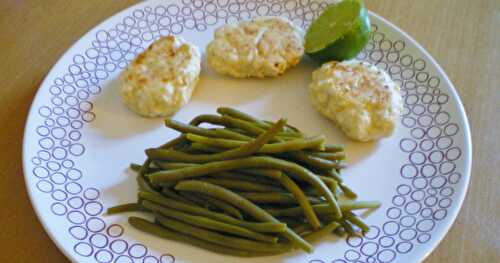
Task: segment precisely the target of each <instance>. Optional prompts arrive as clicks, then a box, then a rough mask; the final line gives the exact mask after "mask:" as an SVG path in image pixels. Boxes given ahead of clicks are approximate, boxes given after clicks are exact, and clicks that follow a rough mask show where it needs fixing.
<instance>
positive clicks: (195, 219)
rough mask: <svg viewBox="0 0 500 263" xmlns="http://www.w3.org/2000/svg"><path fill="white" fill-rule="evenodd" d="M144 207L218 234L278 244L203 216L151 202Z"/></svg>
mask: <svg viewBox="0 0 500 263" xmlns="http://www.w3.org/2000/svg"><path fill="white" fill-rule="evenodd" d="M143 205H144V206H145V207H146V208H148V209H150V210H152V211H155V212H158V213H160V214H162V215H163V216H166V217H170V218H173V219H176V220H179V221H182V222H185V223H188V224H191V225H194V226H198V227H203V228H206V229H210V230H215V231H218V232H225V233H229V234H234V235H238V236H242V237H247V238H251V239H254V240H259V241H264V242H267V243H277V242H278V238H277V237H273V236H269V235H264V234H261V233H258V232H255V231H251V230H248V229H246V228H243V227H239V226H234V225H231V224H227V223H224V222H220V221H217V220H213V219H210V218H207V217H203V216H195V215H191V214H188V213H184V212H181V211H177V210H175V209H171V208H167V207H164V206H160V205H157V204H155V203H153V202H151V201H147V200H146V201H144V203H143Z"/></svg>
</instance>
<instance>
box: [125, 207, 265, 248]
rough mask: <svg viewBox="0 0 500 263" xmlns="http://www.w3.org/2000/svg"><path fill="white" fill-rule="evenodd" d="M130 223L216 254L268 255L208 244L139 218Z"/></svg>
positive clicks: (142, 229)
mask: <svg viewBox="0 0 500 263" xmlns="http://www.w3.org/2000/svg"><path fill="white" fill-rule="evenodd" d="M128 222H129V224H130V225H131V226H133V227H135V228H136V229H138V230H141V231H144V232H147V233H149V234H152V235H155V236H158V237H161V238H165V239H170V240H175V241H179V242H183V243H187V244H190V245H194V246H197V247H200V248H203V249H206V250H209V251H212V252H215V253H222V254H226V255H232V256H239V257H256V256H263V255H267V253H258V252H255V251H247V250H244V249H234V248H229V247H227V246H222V245H217V244H214V243H212V242H207V241H204V240H201V239H198V238H195V237H192V236H188V235H183V234H181V233H179V232H176V231H172V230H170V229H167V228H164V227H162V226H159V225H156V224H154V223H151V222H149V221H147V220H145V219H142V218H139V217H129V219H128Z"/></svg>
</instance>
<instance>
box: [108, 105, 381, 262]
mask: <svg viewBox="0 0 500 263" xmlns="http://www.w3.org/2000/svg"><path fill="white" fill-rule="evenodd" d="M217 112H218V113H220V114H221V115H220V116H219V115H200V116H197V117H195V118H194V119H193V120H192V121H191V123H190V124H183V123H180V122H178V121H174V120H171V119H170V120H166V121H165V124H166V125H167V126H168V127H170V128H172V129H174V130H177V131H179V132H181V135H179V136H178V137H176V138H175V139H173V140H171V141H169V142H167V143H165V144H163V145H161V146H160V147H158V148H151V149H148V150H146V154H147V157H148V158H147V159H146V161H145V162H144V163H143V164H142V165H138V164H131V165H130V168H131V169H132V170H133V171H136V172H137V174H138V175H137V183H138V185H139V193H138V201H137V203H129V204H124V205H119V206H116V207H111V208H109V209H108V214H116V213H122V212H130V211H146V212H149V213H153V215H154V216H155V220H156V221H155V222H154V223H152V222H149V221H147V220H144V219H141V218H137V217H130V218H129V222H130V224H131V225H133V226H134V227H135V228H137V229H139V230H142V231H145V232H148V233H151V234H154V235H157V236H160V237H163V238H166V239H171V240H175V241H181V242H184V243H189V244H193V245H195V246H198V247H201V248H205V249H207V250H212V251H216V252H219V253H224V254H230V255H235V256H242V257H252V256H264V255H274V254H279V253H284V252H287V251H290V250H292V249H295V248H301V249H303V250H305V251H307V252H311V251H312V249H313V247H312V245H311V243H312V242H314V241H316V240H318V239H320V238H321V237H323V236H325V235H329V234H331V233H332V232H335V233H336V234H342V233H343V232H348V233H350V234H355V228H353V225H354V226H356V229H360V230H361V231H364V232H366V231H368V229H369V228H368V225H367V224H366V223H364V222H363V221H362V220H361V219H360V218H359V217H357V216H356V214H354V211H355V210H358V209H374V208H378V207H379V206H380V204H379V203H378V202H360V201H354V200H347V201H346V200H342V201H341V200H337V197H338V196H339V195H342V194H343V195H344V196H345V197H347V198H351V199H355V198H356V196H357V195H356V193H354V192H353V191H352V190H351V189H350V188H348V187H347V186H346V185H345V184H344V183H343V182H342V178H341V177H340V175H339V172H340V170H341V169H343V168H345V164H344V163H343V162H342V161H343V160H344V159H345V154H344V153H343V146H341V145H332V144H325V138H324V136H322V135H320V136H312V137H311V136H307V135H305V134H303V133H301V132H300V131H299V130H298V129H297V128H295V127H293V126H290V125H288V124H287V123H286V121H285V120H284V119H281V120H279V121H278V122H276V123H272V122H269V121H265V120H260V119H257V118H255V117H253V116H250V115H248V114H246V113H243V112H240V111H238V110H235V109H231V108H219V109H218V110H217ZM202 123H209V124H212V125H216V126H219V127H215V128H202V127H198V125H200V124H202ZM283 206H284V207H283Z"/></svg>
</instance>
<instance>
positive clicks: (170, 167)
mask: <svg viewBox="0 0 500 263" xmlns="http://www.w3.org/2000/svg"><path fill="white" fill-rule="evenodd" d="M154 162H155V163H156V164H157V165H158V166H159V167H160V168H161V169H165V170H174V169H180V168H186V167H191V166H196V164H194V163H181V162H175V163H171V162H166V161H159V160H155V161H154Z"/></svg>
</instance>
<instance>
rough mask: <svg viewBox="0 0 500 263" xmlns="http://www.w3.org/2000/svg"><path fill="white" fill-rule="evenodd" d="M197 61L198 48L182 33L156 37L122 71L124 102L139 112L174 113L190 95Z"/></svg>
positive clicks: (164, 114)
mask: <svg viewBox="0 0 500 263" xmlns="http://www.w3.org/2000/svg"><path fill="white" fill-rule="evenodd" d="M200 61H201V56H200V52H199V50H198V48H197V47H196V46H194V45H192V44H189V43H187V42H186V41H185V40H184V39H182V38H181V37H178V36H167V37H162V38H160V39H158V40H157V41H155V42H154V43H153V44H151V45H150V46H149V47H148V49H146V50H145V51H144V52H142V53H141V54H139V55H138V56H137V57H136V58H135V59H134V61H132V63H130V65H129V66H128V67H127V69H126V70H125V71H124V72H123V73H122V74H121V76H120V80H121V87H120V93H121V97H122V99H123V102H124V103H125V104H126V105H127V106H128V107H129V108H130V109H132V110H133V111H134V112H136V113H138V114H140V115H142V116H146V117H158V116H164V117H165V116H171V115H173V114H174V113H176V112H177V111H178V110H179V109H180V107H182V106H183V105H184V104H186V103H187V102H188V101H189V99H190V98H191V94H192V93H193V90H194V88H195V86H196V84H197V83H198V78H199V75H200Z"/></svg>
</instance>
